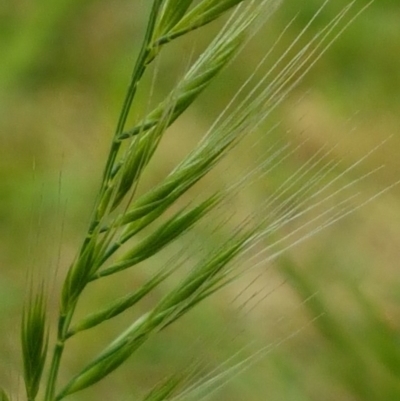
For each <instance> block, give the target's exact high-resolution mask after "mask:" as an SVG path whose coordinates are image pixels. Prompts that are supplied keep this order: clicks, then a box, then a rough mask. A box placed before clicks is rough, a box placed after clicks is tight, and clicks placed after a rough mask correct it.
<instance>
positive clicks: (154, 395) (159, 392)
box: [143, 375, 184, 401]
mask: <svg viewBox="0 0 400 401" xmlns="http://www.w3.org/2000/svg"><path fill="white" fill-rule="evenodd" d="M183 381H184V379H183V377H182V375H181V376H177V375H175V376H172V377H170V378H168V379H167V380H165V381H164V382H163V383H161V384H160V385H158V386H156V387H155V388H154V389H153V390H151V391H150V392H149V393H148V394H147V395H146V396H145V397H144V398H143V401H167V400H170V399H171V396H173V395H174V393H175V392H176V390H177V388H178V387H179V386H181V385H182V382H183Z"/></svg>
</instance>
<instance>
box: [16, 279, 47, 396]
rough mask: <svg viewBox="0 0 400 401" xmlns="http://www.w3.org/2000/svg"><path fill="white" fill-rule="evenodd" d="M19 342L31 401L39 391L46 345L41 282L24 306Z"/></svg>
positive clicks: (44, 296)
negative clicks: (35, 292)
mask: <svg viewBox="0 0 400 401" xmlns="http://www.w3.org/2000/svg"><path fill="white" fill-rule="evenodd" d="M31 291H32V290H31ZM21 343H22V360H23V366H24V382H25V389H26V394H27V398H28V400H29V401H33V400H35V398H36V395H37V393H38V391H39V386H40V380H41V377H42V373H43V368H44V364H45V361H46V355H47V346H48V328H47V319H46V293H45V289H44V285H43V284H42V285H41V287H40V289H39V290H38V291H37V294H36V295H35V296H34V295H33V294H32V292H31V294H30V298H29V300H28V302H27V304H26V305H25V307H24V310H23V313H22V324H21Z"/></svg>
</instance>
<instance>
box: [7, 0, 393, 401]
mask: <svg viewBox="0 0 400 401" xmlns="http://www.w3.org/2000/svg"><path fill="white" fill-rule="evenodd" d="M150 3H151V2H149V1H147V0H146V1H145V0H142V1H139V0H136V1H128V0H116V1H112V2H110V1H105V0H97V1H94V0H80V1H74V0H52V1H49V0H44V1H32V0H31V1H29V0H5V1H4V0H3V1H2V2H1V5H0V54H1V62H0V269H1V279H0V327H1V341H0V355H1V357H0V360H1V366H0V384H1V385H4V386H9V387H10V388H12V389H13V391H14V393H17V392H18V390H17V389H18V374H17V372H18V370H19V369H20V356H19V350H18V347H19V344H18V336H19V332H18V325H19V319H20V313H21V307H22V304H23V299H24V295H25V292H26V281H27V277H28V271H31V272H32V271H34V272H36V273H37V274H45V273H43V272H46V271H50V272H54V271H55V270H56V269H58V271H59V275H58V276H57V278H56V279H55V280H54V284H53V287H54V288H55V290H54V293H52V295H51V300H52V302H53V303H52V310H53V311H54V312H55V311H56V309H57V301H56V299H57V294H56V292H57V288H58V285H59V283H60V280H62V277H63V273H64V272H65V269H66V268H67V267H68V264H69V263H70V262H71V260H72V259H73V257H74V255H75V252H76V249H77V246H78V245H79V242H80V240H81V239H82V236H83V234H84V231H85V228H86V224H87V221H88V218H89V215H90V211H91V207H92V203H93V197H94V195H95V193H96V190H97V187H98V184H99V179H100V174H101V169H102V166H103V161H104V158H105V156H106V154H107V148H108V143H109V140H110V138H111V136H112V133H113V128H114V126H115V123H116V120H117V117H118V111H119V108H120V106H121V102H122V98H123V96H124V91H125V88H126V84H127V81H128V78H129V74H130V71H131V68H132V63H133V61H134V59H135V55H136V54H137V50H138V46H139V45H140V41H141V38H142V35H143V32H144V28H145V25H146V16H147V13H148V10H149V6H150ZM347 3H348V2H347V1H343V0H340V1H339V0H335V1H334V2H330V3H329V4H328V5H327V6H326V7H325V8H324V10H323V11H322V12H321V15H320V17H319V18H318V19H317V21H316V22H315V24H313V26H312V27H311V28H310V30H309V31H308V32H307V33H306V35H305V37H304V38H303V40H302V43H303V44H304V43H305V42H306V41H307V38H308V39H310V38H311V37H312V36H313V34H314V33H315V32H316V30H317V29H320V28H321V27H322V26H324V25H325V24H326V23H328V22H329V21H330V20H331V19H332V18H333V16H334V15H336V14H337V13H338V12H339V10H340V9H341V8H342V7H343V6H344V5H346V4H347ZM365 3H366V2H364V1H363V0H360V1H358V2H357V4H358V5H357V7H356V8H357V9H359V8H361V7H362V6H363V5H364V4H365ZM321 4H322V2H321V1H318V0H309V1H307V2H306V4H304V2H303V1H300V0H287V1H285V2H283V4H282V6H281V8H280V9H279V11H277V12H276V13H275V14H274V15H273V16H272V18H271V19H270V20H269V21H268V23H267V24H266V25H265V27H264V28H263V29H262V30H261V31H260V32H259V33H258V35H257V37H256V38H255V39H254V40H253V41H252V42H251V43H250V44H249V46H248V47H247V49H246V50H245V51H244V52H243V53H242V54H241V55H240V56H239V57H238V58H237V60H236V61H235V63H234V64H233V65H232V66H230V68H229V69H228V70H227V71H225V72H224V73H223V75H221V77H220V80H219V81H218V82H216V83H215V84H213V85H212V86H211V87H210V88H209V89H208V91H207V93H206V94H204V96H202V97H201V98H200V99H199V101H198V102H196V104H194V105H193V106H192V107H191V108H190V110H189V111H188V112H187V113H186V115H185V116H184V117H182V119H181V120H180V121H179V122H177V124H175V126H174V127H172V129H171V133H170V135H169V136H167V138H166V140H165V141H164V143H163V145H162V147H161V149H160V151H159V152H158V154H157V157H156V162H155V163H153V164H152V165H151V166H150V168H149V170H150V172H149V176H148V181H147V183H146V185H151V183H152V182H156V181H157V180H159V179H160V178H161V177H163V176H164V175H165V174H166V172H168V171H169V170H170V169H171V168H172V167H173V165H174V163H176V161H178V160H179V159H180V158H181V157H182V155H184V154H185V152H186V151H188V150H189V149H191V147H192V146H194V145H195V143H196V140H197V139H198V138H200V137H201V135H202V134H203V133H204V132H205V131H206V129H207V128H208V127H209V125H210V123H211V122H212V121H213V119H214V118H215V116H217V115H218V113H219V112H220V111H221V109H222V108H223V107H224V104H226V102H227V101H229V98H230V97H231V96H232V87H233V83H235V82H240V81H244V80H245V79H246V77H247V76H248V75H249V74H250V73H251V72H252V71H253V69H254V67H255V65H256V63H257V60H259V58H260V55H262V54H265V52H266V51H268V49H269V48H270V47H271V45H272V44H273V43H274V41H275V39H276V38H277V37H278V36H279V34H280V33H281V32H282V30H283V29H284V28H285V26H287V24H288V22H289V21H290V20H291V19H292V18H293V17H294V16H295V15H297V18H296V19H295V20H294V22H293V23H292V25H291V26H290V27H289V28H288V29H287V32H286V34H285V36H284V39H283V41H282V42H281V43H280V44H279V47H280V48H279V49H278V50H277V53H276V54H279V53H280V52H282V51H284V50H285V48H286V47H287V46H288V45H289V43H291V41H293V40H294V38H296V37H297V35H298V34H299V32H300V31H301V30H302V28H303V27H304V26H305V25H306V24H307V22H308V21H309V20H310V18H311V17H312V15H313V14H314V13H315V11H316V10H317V9H318V7H319V6H320V5H321ZM354 13H355V12H354ZM399 21H400V3H399V2H398V1H396V0H379V1H375V2H374V3H373V4H371V5H370V6H369V8H368V9H367V10H365V11H364V12H363V13H362V15H361V16H359V17H358V18H357V19H356V21H354V22H353V23H352V24H351V26H350V27H349V28H348V29H347V30H346V31H345V32H344V33H343V34H342V36H341V37H340V38H339V39H338V40H337V41H336V42H335V43H334V44H333V45H332V46H331V48H329V49H328V50H327V52H326V53H325V54H324V56H323V57H322V59H321V60H319V61H318V63H317V64H316V65H315V66H314V67H313V68H312V70H311V71H310V72H309V73H308V75H307V76H306V77H305V79H304V80H303V81H302V82H301V84H300V85H298V86H297V87H296V88H295V90H294V91H293V92H292V93H291V95H290V96H289V97H288V99H286V101H285V102H284V103H283V104H282V105H280V107H279V108H278V109H277V110H275V111H274V113H273V114H272V115H271V118H270V120H269V121H268V122H267V123H266V126H265V130H268V127H271V126H273V125H274V124H276V123H277V122H279V123H280V125H279V128H277V129H276V130H274V133H273V135H272V136H269V137H268V139H263V137H262V132H261V133H260V135H261V136H260V144H261V145H262V146H265V149H267V148H268V146H270V144H271V143H273V142H274V141H278V140H279V141H281V143H286V142H289V141H290V142H291V143H292V144H294V146H295V145H296V144H297V143H302V142H303V141H304V139H305V138H307V142H306V144H305V145H303V146H302V148H301V150H300V151H299V152H298V153H296V155H295V156H294V157H292V158H290V159H288V160H287V163H285V164H284V165H282V166H280V167H279V168H278V169H276V170H275V171H274V173H273V174H271V176H269V177H266V178H265V180H266V181H265V182H264V183H260V184H259V186H258V187H256V188H252V189H251V190H249V191H250V192H249V193H246V194H241V197H240V200H238V202H237V203H235V208H236V209H237V212H238V213H239V215H240V214H243V215H245V214H246V213H248V212H249V211H250V212H251V211H252V209H251V208H252V200H253V199H254V198H257V197H262V196H265V195H263V194H267V193H268V191H272V190H273V188H274V187H277V186H278V185H279V182H280V181H282V179H283V178H282V177H287V176H288V175H290V174H291V172H294V171H296V169H298V168H299V166H301V165H303V164H304V163H305V162H306V161H307V160H308V159H309V158H310V157H312V156H313V155H314V154H315V153H316V152H317V151H318V150H319V149H321V148H323V147H325V148H326V149H331V153H330V156H329V158H332V160H339V159H340V160H343V162H342V166H344V167H343V168H345V167H346V166H349V165H351V164H352V163H355V162H356V161H357V160H359V159H360V158H362V157H363V156H364V155H365V154H366V153H368V152H369V151H370V150H371V149H373V148H375V147H376V146H377V145H379V144H381V143H382V141H386V140H387V141H386V142H385V143H384V144H383V145H382V146H380V147H379V149H378V150H377V151H376V152H374V153H373V154H372V155H371V156H370V157H369V158H368V159H366V160H365V161H364V162H363V163H362V164H361V166H360V167H359V168H357V169H356V171H354V172H353V171H352V172H351V174H350V177H348V178H349V179H356V178H357V176H360V175H362V174H364V173H366V172H368V171H370V170H373V169H375V168H377V167H379V166H381V165H385V168H384V169H382V170H380V171H379V172H378V173H376V174H374V175H373V176H371V177H369V178H368V179H367V180H365V181H363V182H362V184H361V191H362V192H363V194H365V199H367V198H368V196H373V195H374V194H376V193H377V192H379V191H380V190H382V189H383V188H385V187H387V186H390V185H391V184H393V183H395V182H396V181H397V180H399V179H400V157H399V151H400V112H399V110H400V24H399ZM217 29H218V23H216V24H213V25H212V26H210V27H207V28H205V29H203V30H202V31H201V34H194V35H193V36H192V37H189V38H188V39H187V40H186V39H185V40H182V41H180V42H179V43H178V44H177V45H176V46H175V48H174V49H173V51H169V52H168V51H166V52H165V54H164V55H163V57H162V61H161V63H160V64H159V66H158V68H159V72H158V79H157V84H156V88H155V91H154V94H153V99H154V102H156V101H157V100H160V99H162V98H163V96H164V95H165V94H166V93H167V92H168V90H169V89H170V88H171V87H172V85H173V82H174V80H176V79H177V77H179V74H180V73H181V72H182V71H184V70H185V68H186V67H187V64H188V62H189V60H190V59H191V57H192V55H193V54H196V52H197V51H198V49H201V48H202V46H204V44H206V43H207V42H208V41H209V40H210V39H211V38H212V37H213V35H215V32H216V31H217ZM193 43H195V44H193ZM194 46H195V47H194ZM276 57H277V56H276ZM149 85H151V78H148V80H147V81H146V80H145V82H144V88H145V89H144V91H143V98H142V99H143V102H146V97H145V93H146V90H148V89H149ZM146 88H147V89H146ZM141 96H142V95H141ZM210 99H211V101H210ZM139 108H140V107H139ZM262 146H261V148H262ZM241 152H243V154H246V156H243V158H241V157H240V154H239V157H236V160H235V164H234V168H232V169H229V168H227V169H225V170H224V171H225V174H226V177H225V176H224V175H218V176H217V177H214V179H213V180H212V181H210V182H208V183H206V184H203V185H205V186H208V185H216V186H219V185H224V183H225V181H227V182H228V181H229V180H230V182H231V180H232V175H234V174H235V172H236V171H240V170H241V169H242V168H243V169H246V168H248V166H249V164H248V163H249V160H250V159H251V158H252V157H251V149H250V150H249V149H247V150H246V152H245V151H244V150H242V151H241ZM249 154H250V156H249ZM242 164H243V166H242ZM235 169H237V170H235ZM339 173H340V172H339V170H338V172H337V174H339ZM332 179H333V177H332ZM201 190H202V187H201V186H200V189H198V191H199V193H200V192H201ZM251 191H253V192H251ZM399 202H400V187H399V186H395V187H394V188H392V189H391V190H390V191H388V192H386V193H384V194H383V195H382V196H380V197H379V198H378V199H376V200H374V201H373V202H372V203H369V204H368V205H366V206H365V207H363V208H361V209H360V210H358V211H357V212H355V213H354V214H352V215H351V216H349V217H348V218H346V219H344V220H343V221H340V222H338V223H337V224H335V225H334V226H332V227H330V228H329V229H327V230H324V231H323V232H321V233H320V234H318V235H317V236H315V237H313V238H311V239H310V240H309V241H307V242H306V243H304V244H302V245H301V246H299V247H296V248H295V249H293V250H291V251H290V252H288V253H286V254H285V255H284V257H283V258H280V259H278V260H277V261H276V262H274V263H273V264H272V265H271V266H268V268H267V267H266V268H265V270H266V274H265V275H264V276H263V277H262V278H261V279H258V281H257V285H256V287H254V286H253V287H252V291H254V293H255V294H258V295H259V294H263V293H264V294H266V295H267V296H265V299H264V300H263V301H262V302H259V303H256V304H257V307H256V308H254V309H253V310H252V311H251V313H250V311H249V310H248V313H241V312H240V311H239V309H238V307H237V305H236V306H235V305H234V302H233V303H232V302H226V301H227V300H229V301H230V300H232V299H233V298H234V297H235V294H237V293H240V292H241V288H242V287H241V286H240V283H236V284H235V285H233V286H232V287H231V288H230V289H229V290H228V291H227V292H226V293H224V296H219V297H218V296H216V297H214V298H213V300H209V301H207V302H205V304H204V305H203V306H201V307H199V308H198V309H197V310H196V311H195V312H194V313H193V314H191V315H190V316H188V317H185V319H183V320H182V322H180V323H179V324H177V325H176V327H174V328H171V329H169V330H168V331H167V332H165V333H163V334H162V335H160V336H159V337H157V338H154V339H153V341H152V342H151V344H149V345H148V346H146V347H144V348H143V349H142V350H141V351H140V352H139V353H138V354H137V355H136V356H135V357H134V358H132V360H131V361H130V362H129V364H128V365H127V366H126V367H125V368H122V369H121V371H120V372H118V373H115V374H113V375H112V377H110V378H108V379H107V380H105V381H104V383H100V384H99V385H97V386H96V387H94V388H93V389H90V390H87V391H85V392H84V393H82V394H79V393H78V394H77V395H73V396H71V397H70V399H71V400H83V399H85V400H89V399H99V397H100V398H103V399H104V398H109V399H120V400H133V399H137V398H136V397H137V396H138V395H139V394H142V393H143V392H144V391H146V389H148V388H150V387H151V386H152V385H154V384H155V383H157V382H158V381H159V380H161V379H163V378H164V377H165V376H167V375H168V374H170V373H171V372H173V371H176V370H180V369H181V368H182V366H185V365H186V364H188V363H189V362H192V361H196V360H200V361H201V366H205V367H204V369H205V371H206V370H207V369H212V367H213V366H217V365H218V364H219V363H221V361H224V360H226V359H227V358H228V357H229V355H231V354H233V353H235V352H236V351H237V350H239V349H241V348H242V347H244V346H245V345H249V344H251V347H254V348H251V349H252V350H254V349H258V348H259V347H261V346H265V345H271V350H270V352H269V353H268V354H267V355H266V356H265V358H263V359H262V360H261V361H259V362H258V363H257V364H255V365H254V366H253V367H252V368H250V369H249V370H247V371H246V372H245V373H243V374H241V375H239V376H237V377H234V378H233V379H232V380H231V381H229V382H228V383H227V384H226V386H224V387H222V388H221V389H220V390H218V391H217V392H216V393H215V394H214V395H213V396H212V397H214V398H213V399H216V400H232V401H235V400H249V401H252V400H254V401H255V400H265V399H269V400H296V401H299V400H300V401H302V400H344V401H347V400H349V401H350V400H377V399H379V400H398V399H400V383H399V380H398V378H399V375H400V324H399V322H400V273H399V267H400V266H399V260H400V224H399V223H400V203H399ZM197 238H198V241H199V247H202V246H203V244H204V242H207V238H206V231H202V232H201V233H199V234H198V235H197ZM182 241H184V240H182ZM192 241H193V238H192ZM154 263H155V264H157V261H156V262H154ZM146 274H148V273H146V271H136V272H132V274H131V276H130V279H131V281H129V280H128V281H126V280H125V282H123V283H118V284H115V288H112V289H103V290H102V291H98V292H97V293H96V292H94V293H93V294H90V295H89V296H88V298H89V299H87V300H86V301H87V303H88V304H89V305H90V306H88V309H89V310H90V309H91V308H95V307H96V305H100V304H102V302H103V301H104V297H105V295H104V293H105V292H107V291H108V295H107V296H112V295H116V294H117V293H118V291H119V290H120V289H121V288H123V289H129V288H131V285H132V283H135V282H140V281H141V280H143V279H144V278H145V277H146ZM160 291H161V290H160ZM160 295H161V294H156V295H155V298H157V296H160ZM152 301H154V300H151V299H150V300H149V301H146V302H147V304H145V305H143V306H142V308H143V310H145V309H146V307H147V306H148V305H151V302H152ZM249 309H250V308H249ZM139 312H140V311H138V312H137V313H139ZM124 319H125V320H124ZM129 319H132V316H128V317H125V318H123V319H121V320H119V321H117V323H115V325H114V324H111V325H108V326H106V327H105V328H104V329H102V330H101V331H99V332H97V333H96V335H95V336H96V340H93V338H92V337H91V334H90V333H88V334H86V333H85V334H84V335H82V339H81V343H80V342H79V341H76V343H74V344H73V345H72V348H71V350H70V353H68V354H67V357H66V367H65V369H64V372H63V374H64V375H65V377H68V376H69V375H70V374H72V373H73V372H74V371H75V370H76V369H77V368H78V367H79V366H81V365H82V364H83V363H84V361H85V360H86V358H90V355H92V353H93V352H95V350H96V349H98V347H100V345H101V344H104V343H105V342H106V341H107V340H108V339H111V338H113V335H114V334H115V333H116V332H118V328H121V327H123V326H124V324H126V322H127V321H129ZM73 347H75V348H73ZM78 355H79V357H78Z"/></svg>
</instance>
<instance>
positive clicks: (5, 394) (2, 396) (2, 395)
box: [0, 388, 11, 401]
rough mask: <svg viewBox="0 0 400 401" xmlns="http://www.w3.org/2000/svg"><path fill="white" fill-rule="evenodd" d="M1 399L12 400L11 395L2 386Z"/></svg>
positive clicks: (0, 390)
mask: <svg viewBox="0 0 400 401" xmlns="http://www.w3.org/2000/svg"><path fill="white" fill-rule="evenodd" d="M0 401H11V399H10V397H9V396H8V395H7V393H6V392H5V391H4V390H3V389H2V388H0Z"/></svg>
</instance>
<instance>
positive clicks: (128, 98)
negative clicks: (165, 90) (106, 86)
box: [45, 0, 164, 401]
mask: <svg viewBox="0 0 400 401" xmlns="http://www.w3.org/2000/svg"><path fill="white" fill-rule="evenodd" d="M163 1H164V0H154V3H153V7H152V10H151V13H150V18H149V23H148V25H147V30H146V35H145V38H144V40H143V44H142V47H141V50H140V53H139V56H138V58H137V61H136V64H135V67H134V69H133V73H132V77H131V81H130V84H129V86H128V90H127V93H126V95H125V100H124V102H123V105H122V110H121V113H120V116H119V119H118V123H117V128H116V131H115V135H114V138H113V142H112V144H111V148H110V152H109V155H108V159H107V162H106V165H105V168H104V172H103V180H102V184H101V187H100V190H99V195H98V196H97V200H96V204H95V208H94V215H93V217H92V219H91V223H90V225H89V229H88V233H87V235H86V237H85V239H84V241H83V244H82V247H81V251H80V255H82V254H83V253H84V251H85V249H86V247H87V245H88V244H89V242H90V239H91V238H92V235H93V233H94V232H95V230H96V229H97V227H98V226H99V224H100V222H101V220H102V217H103V215H104V213H105V210H106V209H107V208H105V207H104V205H103V203H104V201H107V200H105V196H107V188H110V184H111V183H110V180H112V178H113V177H112V176H111V173H112V169H113V166H114V163H115V160H116V157H117V154H118V152H119V149H120V146H121V141H120V139H119V136H120V135H121V134H122V132H123V131H124V128H125V125H126V121H127V118H128V116H129V112H130V109H131V106H132V102H133V99H134V97H135V94H136V91H137V87H138V85H139V82H140V80H141V78H142V76H143V74H144V72H145V70H146V68H147V66H148V65H149V64H150V63H151V62H152V60H153V59H154V54H156V53H157V51H156V49H155V48H154V46H152V37H153V34H154V28H155V25H156V21H157V17H158V14H159V11H160V8H161V5H162V3H163ZM75 306H76V303H75V304H74V305H73V306H72V307H71V309H70V310H69V311H68V312H67V313H66V314H65V313H60V316H59V320H58V332H57V342H56V345H55V346H54V351H53V357H52V361H51V365H50V372H49V377H48V382H47V388H46V394H45V401H54V400H55V392H56V384H57V378H58V373H59V368H60V363H61V358H62V355H63V352H64V347H65V342H66V340H67V333H68V329H69V326H70V323H71V320H72V317H73V314H74V311H75Z"/></svg>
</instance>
